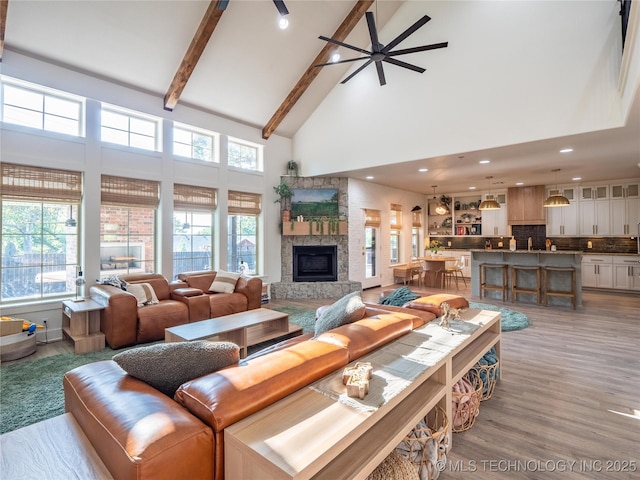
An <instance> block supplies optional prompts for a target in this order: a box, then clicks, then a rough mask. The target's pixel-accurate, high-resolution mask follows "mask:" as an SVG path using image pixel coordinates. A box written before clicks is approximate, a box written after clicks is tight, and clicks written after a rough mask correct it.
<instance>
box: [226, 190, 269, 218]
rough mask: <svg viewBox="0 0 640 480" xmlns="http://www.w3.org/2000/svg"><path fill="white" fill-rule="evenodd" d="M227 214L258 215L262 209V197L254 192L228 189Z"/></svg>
mask: <svg viewBox="0 0 640 480" xmlns="http://www.w3.org/2000/svg"><path fill="white" fill-rule="evenodd" d="M228 210H229V214H231V215H238V214H247V215H258V214H260V212H261V211H262V199H261V197H260V195H258V194H256V193H245V192H234V191H232V190H229V207H228Z"/></svg>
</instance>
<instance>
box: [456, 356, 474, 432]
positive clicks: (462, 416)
mask: <svg viewBox="0 0 640 480" xmlns="http://www.w3.org/2000/svg"><path fill="white" fill-rule="evenodd" d="M465 377H466V378H467V380H469V382H471V385H472V386H473V391H472V392H468V393H459V392H455V391H454V392H452V399H453V400H452V401H453V405H452V413H451V415H452V416H453V418H452V419H451V431H452V432H455V433H457V432H464V431H466V430H469V429H470V428H471V427H473V424H474V423H475V421H476V417H477V416H478V413H479V412H480V398H481V397H482V380H481V378H480V375H479V374H478V372H477V371H475V370H473V369H471V370H469V372H468V373H467V374H466V375H465Z"/></svg>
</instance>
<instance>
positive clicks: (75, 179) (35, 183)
mask: <svg viewBox="0 0 640 480" xmlns="http://www.w3.org/2000/svg"><path fill="white" fill-rule="evenodd" d="M0 171H1V172H2V188H1V189H0V192H1V193H2V198H3V199H13V200H25V199H37V200H39V201H44V202H64V203H79V202H80V201H81V200H82V173H81V172H71V171H67V170H54V169H51V168H40V167H29V166H26V165H13V164H11V163H2V164H0Z"/></svg>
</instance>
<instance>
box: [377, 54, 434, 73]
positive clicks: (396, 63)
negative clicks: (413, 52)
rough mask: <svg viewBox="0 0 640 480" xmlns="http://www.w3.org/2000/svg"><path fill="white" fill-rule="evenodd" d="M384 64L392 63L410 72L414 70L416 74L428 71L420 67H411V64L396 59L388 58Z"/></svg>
mask: <svg viewBox="0 0 640 480" xmlns="http://www.w3.org/2000/svg"><path fill="white" fill-rule="evenodd" d="M382 61H383V62H387V63H391V64H392V65H397V66H398V67H403V68H408V69H409V70H413V71H414V72H418V73H424V72H425V71H426V70H425V69H424V68H422V67H418V66H417V65H411V64H410V63H407V62H403V61H402V60H397V59H395V58H389V57H386V58H385V59H384V60H382Z"/></svg>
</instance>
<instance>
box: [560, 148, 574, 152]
mask: <svg viewBox="0 0 640 480" xmlns="http://www.w3.org/2000/svg"><path fill="white" fill-rule="evenodd" d="M571 152H573V148H563V149H562V150H560V153H571Z"/></svg>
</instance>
